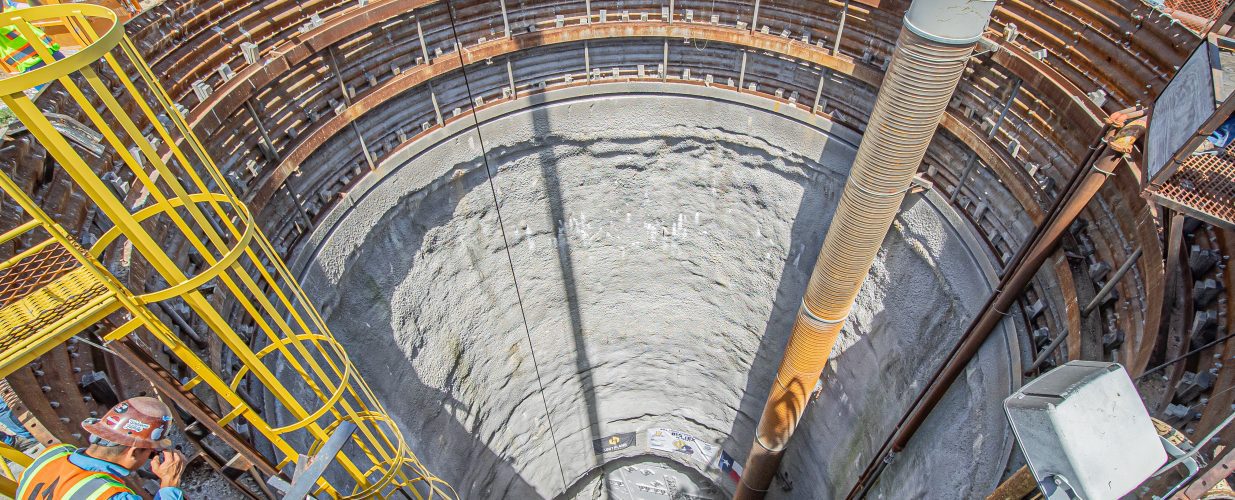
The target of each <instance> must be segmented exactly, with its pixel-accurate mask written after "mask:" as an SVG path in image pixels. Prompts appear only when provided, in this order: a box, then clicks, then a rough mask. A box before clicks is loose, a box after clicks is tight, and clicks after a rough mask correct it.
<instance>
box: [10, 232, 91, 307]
mask: <svg viewBox="0 0 1235 500" xmlns="http://www.w3.org/2000/svg"><path fill="white" fill-rule="evenodd" d="M78 265H79V264H78V263H77V259H75V258H73V254H71V253H69V250H68V249H67V248H64V246H63V245H60V244H58V243H52V244H51V245H48V246H47V247H46V248H43V249H42V250H39V251H38V252H37V253H35V254H33V255H31V256H29V257H26V258H24V259H22V260H21V261H19V262H17V263H16V264H14V265H13V267H10V268H8V269H5V270H3V271H0V308H3V307H5V306H7V305H9V304H11V303H13V302H16V301H18V300H21V299H22V298H24V297H26V296H28V295H30V294H31V293H33V292H34V291H35V290H37V289H38V288H39V287H41V286H43V285H46V284H48V283H51V282H52V281H54V280H55V279H56V278H59V277H60V276H63V275H64V274H65V273H67V272H69V271H72V270H73V268H75V267H78Z"/></svg>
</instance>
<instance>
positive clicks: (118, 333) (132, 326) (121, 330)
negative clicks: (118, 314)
mask: <svg viewBox="0 0 1235 500" xmlns="http://www.w3.org/2000/svg"><path fill="white" fill-rule="evenodd" d="M139 326H141V321H138V320H137V318H133V319H130V320H128V321H125V322H124V324H123V325H120V326H118V327H116V328H115V329H114V330H112V331H111V332H110V333H108V334H107V335H104V336H103V342H111V341H113V340H119V339H122V338H124V337H126V336H128V334H130V333H133V330H136V329H137V327H139Z"/></svg>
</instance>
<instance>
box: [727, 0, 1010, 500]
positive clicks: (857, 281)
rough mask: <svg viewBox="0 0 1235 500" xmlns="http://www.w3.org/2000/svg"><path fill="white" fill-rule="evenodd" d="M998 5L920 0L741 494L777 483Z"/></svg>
mask: <svg viewBox="0 0 1235 500" xmlns="http://www.w3.org/2000/svg"><path fill="white" fill-rule="evenodd" d="M993 7H994V2H993V1H981V0H968V1H967V0H917V1H915V2H914V3H913V5H912V6H911V7H910V9H909V12H908V13H907V14H906V16H905V25H904V28H903V29H902V30H901V33H900V37H899V38H898V40H897V42H896V49H895V51H894V53H893V55H892V61H891V63H890V65H889V66H888V72H887V75H886V76H885V77H884V80H883V86H882V87H881V88H880V89H879V97H878V98H877V99H876V101H875V109H874V111H873V112H872V113H871V119H870V121H869V122H868V123H867V127H866V133H865V135H864V137H863V139H862V144H861V146H860V147H859V148H858V153H857V156H856V158H855V159H854V163H853V168H852V170H851V171H850V173H849V179H848V181H847V183H846V185H845V190H844V192H843V193H842V194H841V200H840V205H839V206H838V207H837V209H836V213H835V215H833V217H832V225H831V227H830V228H829V229H828V234H827V236H826V237H825V238H824V242H823V248H822V249H821V250H820V252H819V260H818V262H817V263H816V265H815V269H814V271H813V273H812V275H811V278H810V282H809V284H808V285H807V288H806V295H805V296H804V297H803V298H802V305H801V307H799V308H798V315H797V320H796V322H795V323H794V326H793V332H792V333H791V335H790V337H789V343H788V345H787V346H786V348H785V356H784V359H783V360H782V361H781V364H780V368H779V370H778V371H777V373H776V379H775V381H774V382H773V384H772V388H771V391H770V393H769V395H768V399H767V403H766V405H765V406H764V409H763V416H762V417H761V419H760V421H759V426H758V428H757V429H756V434H755V442H754V444H753V445H752V446H751V452H750V455H749V456H748V457H747V459H746V468H745V474H744V475H743V477H742V479H741V481H740V482H739V484H738V491H737V494H736V495H735V499H739V500H746V499H759V498H763V495H764V493H765V492H766V491H767V489H768V486H769V485H770V484H771V482H772V477H773V476H774V475H775V474H776V470H777V469H778V468H779V466H780V458H781V455H782V453H783V452H784V449H785V446H786V445H787V444H788V442H789V439H790V437H792V436H793V432H794V430H795V428H796V427H797V425H798V420H799V419H800V418H801V416H802V412H803V411H804V410H805V408H806V403H807V401H808V398H809V395H810V392H811V390H812V389H814V387H815V382H816V381H817V380H819V376H820V374H821V373H823V368H824V365H826V364H827V361H828V356H829V355H830V354H831V352H832V347H833V345H834V344H835V343H836V338H837V336H838V335H839V334H840V331H841V327H842V326H844V323H845V319H846V318H847V317H848V315H849V309H850V307H852V305H853V302H854V299H855V298H856V297H857V295H858V291H859V290H860V289H861V287H862V283H863V282H864V281H865V280H866V275H867V274H868V273H870V267H871V264H872V262H873V261H874V259H875V255H876V254H877V253H878V252H879V248H880V246H881V245H882V244H883V239H884V236H886V235H887V232H888V229H889V228H890V227H891V225H892V222H893V219H895V218H896V214H897V212H899V210H900V206H901V202H902V201H903V200H904V198H905V192H906V191H908V189H909V187H910V184H911V182H912V180H913V176H914V174H915V173H917V170H918V166H919V165H920V164H921V163H922V157H923V156H925V154H926V148H927V146H928V145H930V141H931V138H932V137H933V136H934V135H935V129H936V128H937V127H938V125H939V120H940V119H941V118H942V116H943V113H944V111H945V110H946V108H947V106H948V101H950V100H951V99H952V94H953V92H954V91H955V89H956V84H957V82H958V81H959V80H960V77H961V74H962V72H963V71H964V70H965V65H966V63H967V62H968V61H969V56H970V55H971V54H972V52H973V47H974V44H975V43H976V42H977V40H978V38H979V37H980V36H981V34H982V31H983V29H984V28H985V26H986V23H987V21H988V20H989V18H990V12H991V10H992V9H993ZM913 333H914V332H905V334H913Z"/></svg>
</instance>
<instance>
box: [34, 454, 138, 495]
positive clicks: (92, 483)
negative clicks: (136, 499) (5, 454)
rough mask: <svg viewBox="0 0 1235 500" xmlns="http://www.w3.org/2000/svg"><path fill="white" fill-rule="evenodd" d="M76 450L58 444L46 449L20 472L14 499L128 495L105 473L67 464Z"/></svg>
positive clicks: (116, 478) (125, 490)
mask: <svg viewBox="0 0 1235 500" xmlns="http://www.w3.org/2000/svg"><path fill="white" fill-rule="evenodd" d="M76 450H77V448H74V447H73V446H72V445H67V444H62V445H60V446H54V447H51V448H48V449H47V450H46V451H44V452H43V454H42V455H39V458H37V459H35V461H34V463H32V464H30V467H28V468H26V470H25V471H24V472H22V473H21V482H20V483H19V484H18V485H17V497H16V500H60V499H64V500H102V499H106V498H111V496H112V495H115V494H117V493H132V492H133V490H131V489H129V487H128V486H125V485H124V482H123V481H122V480H121V479H120V478H118V477H116V476H114V475H111V474H108V473H106V472H95V471H88V470H85V469H82V468H81V467H78V466H76V465H73V463H72V462H69V455H72V454H73V452H74V451H76Z"/></svg>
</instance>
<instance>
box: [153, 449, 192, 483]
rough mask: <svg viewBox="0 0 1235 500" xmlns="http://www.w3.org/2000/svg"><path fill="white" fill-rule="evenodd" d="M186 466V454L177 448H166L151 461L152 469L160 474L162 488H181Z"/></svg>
mask: <svg viewBox="0 0 1235 500" xmlns="http://www.w3.org/2000/svg"><path fill="white" fill-rule="evenodd" d="M184 466H185V460H184V455H183V454H181V453H180V452H179V451H176V450H165V451H163V452H162V453H159V455H158V456H156V457H154V460H151V461H150V470H151V471H153V472H154V474H155V475H156V476H159V487H160V488H179V487H180V475H181V474H183V473H184Z"/></svg>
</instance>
